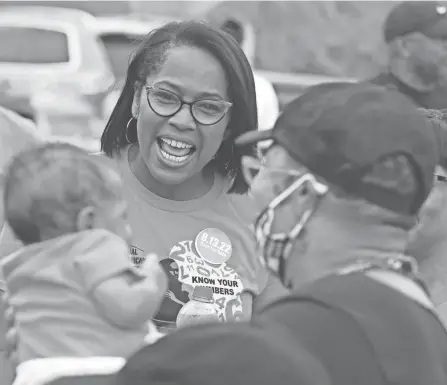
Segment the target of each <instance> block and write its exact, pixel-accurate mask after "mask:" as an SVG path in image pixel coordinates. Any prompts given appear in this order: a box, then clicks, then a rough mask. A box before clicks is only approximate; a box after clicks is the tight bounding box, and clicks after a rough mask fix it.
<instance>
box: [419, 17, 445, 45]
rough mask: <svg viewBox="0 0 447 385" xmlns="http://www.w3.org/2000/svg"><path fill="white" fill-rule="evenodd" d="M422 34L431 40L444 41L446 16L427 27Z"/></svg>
mask: <svg viewBox="0 0 447 385" xmlns="http://www.w3.org/2000/svg"><path fill="white" fill-rule="evenodd" d="M423 33H424V34H425V35H426V36H428V37H430V38H432V39H438V40H446V39H447V16H446V17H443V18H441V19H440V20H438V21H437V22H435V23H434V24H432V25H431V26H429V27H428V28H427V29H426V30H425V31H424V32H423Z"/></svg>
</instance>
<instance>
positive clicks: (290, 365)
mask: <svg viewBox="0 0 447 385" xmlns="http://www.w3.org/2000/svg"><path fill="white" fill-rule="evenodd" d="M278 336H279V334H275V335H273V334H270V333H267V332H266V331H265V330H261V329H258V328H256V327H252V326H250V325H247V324H226V325H222V324H219V325H215V324H214V325H212V324H209V325H196V326H191V327H189V328H188V329H183V330H179V331H178V332H176V333H172V334H170V335H168V336H166V337H164V338H162V339H160V340H159V341H157V342H156V343H155V344H154V345H152V346H150V347H149V346H148V347H144V348H142V349H141V350H140V351H139V352H137V353H136V354H135V355H134V356H132V357H130V358H129V360H128V361H127V364H126V365H125V367H124V368H123V370H122V371H121V372H120V373H119V374H118V381H117V383H119V384H125V383H128V382H129V381H130V380H131V378H133V377H134V375H133V373H135V372H136V371H138V372H139V373H140V374H141V373H142V372H144V378H145V380H146V381H148V382H151V380H152V381H154V380H156V379H157V377H158V378H159V377H160V376H163V377H164V378H165V380H166V382H171V381H174V380H175V378H179V377H182V378H188V381H187V382H186V383H188V384H193V383H199V382H203V383H204V382H205V381H206V382H208V383H210V382H213V379H214V380H215V379H216V378H221V379H222V378H224V379H225V381H224V382H225V383H238V384H243V383H249V384H261V383H262V384H269V383H273V382H275V381H278V379H281V383H282V384H283V385H285V384H290V385H292V384H302V385H304V384H306V385H317V384H318V385H326V384H329V383H330V381H329V378H328V375H327V372H326V370H325V369H324V367H323V365H322V364H321V362H320V361H318V360H317V359H316V358H315V357H314V356H313V355H312V354H311V353H310V352H309V351H308V350H307V349H306V348H305V347H304V346H301V345H299V344H298V343H297V344H294V345H291V344H289V343H287V341H285V339H283V338H281V337H280V336H279V337H280V338H278ZM191 350H194V351H195V352H196V353H195V354H190V352H191ZM142 363H143V364H142ZM143 365H144V366H143ZM235 367H239V368H244V370H238V371H235V370H234V368H235ZM214 382H216V381H214ZM224 382H222V381H218V383H224Z"/></svg>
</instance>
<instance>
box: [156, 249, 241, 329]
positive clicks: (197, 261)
mask: <svg viewBox="0 0 447 385" xmlns="http://www.w3.org/2000/svg"><path fill="white" fill-rule="evenodd" d="M160 263H161V265H162V267H163V269H164V270H165V272H166V274H167V276H168V280H169V286H168V291H167V292H166V295H165V299H164V301H163V303H162V304H161V307H160V311H159V313H158V315H157V317H156V319H155V321H156V322H158V323H159V325H160V326H165V327H171V328H174V327H176V325H175V323H176V319H177V315H178V313H179V311H180V309H181V308H182V307H183V306H185V305H186V304H187V303H188V302H189V301H190V300H191V299H192V293H193V291H194V288H195V287H196V286H206V287H210V288H211V289H212V291H213V303H214V304H215V308H216V310H217V314H218V318H219V320H220V321H221V322H225V321H239V320H242V318H243V303H242V301H241V299H240V294H241V293H242V291H243V290H244V285H243V281H242V280H241V278H240V276H239V275H238V273H237V272H236V271H235V270H234V269H233V268H232V267H230V266H229V265H228V264H227V263H225V262H223V263H219V264H218V263H213V264H211V263H209V262H208V261H206V260H205V259H204V258H202V257H201V256H200V255H199V253H198V252H197V248H196V245H195V242H194V241H192V240H186V241H180V242H178V243H176V244H175V245H174V246H173V247H172V249H171V251H170V253H169V256H168V257H167V258H165V259H163V260H162V261H161V262H160Z"/></svg>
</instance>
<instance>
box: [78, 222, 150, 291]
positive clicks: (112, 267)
mask: <svg viewBox="0 0 447 385" xmlns="http://www.w3.org/2000/svg"><path fill="white" fill-rule="evenodd" d="M76 247H79V249H80V250H79V255H77V256H76V258H75V261H74V264H75V269H76V271H77V272H78V274H79V276H80V277H79V278H80V280H81V282H83V285H84V286H85V288H86V290H87V291H91V290H93V289H94V288H95V287H97V286H98V285H99V284H101V283H102V282H104V281H105V280H107V279H109V278H111V277H116V276H118V275H120V274H124V273H130V274H133V275H134V276H135V278H136V279H138V278H140V277H143V275H142V274H141V273H139V271H138V270H137V269H136V268H135V267H133V266H132V263H131V261H130V258H129V251H128V247H127V244H126V243H125V242H124V241H123V240H122V239H121V238H119V237H118V236H116V235H114V234H112V233H109V232H108V231H105V230H94V231H89V232H86V234H85V237H84V239H82V241H81V242H80V243H79V244H78V245H77V246H76Z"/></svg>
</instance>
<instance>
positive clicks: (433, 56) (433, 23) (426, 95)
mask: <svg viewBox="0 0 447 385" xmlns="http://www.w3.org/2000/svg"><path fill="white" fill-rule="evenodd" d="M383 37H384V41H385V43H386V44H387V47H388V68H387V71H386V72H384V73H382V74H380V75H378V76H376V77H375V78H373V79H370V80H369V82H371V83H374V84H379V85H382V86H386V87H390V88H396V89H397V90H399V91H400V92H402V93H403V94H405V95H407V96H408V97H409V98H411V99H412V100H413V102H414V103H416V104H417V105H418V106H420V107H424V108H436V109H440V108H447V7H446V4H443V3H441V2H435V1H405V2H402V3H399V4H397V5H396V6H395V7H394V8H393V9H392V10H391V12H390V13H389V15H388V17H387V18H386V20H385V23H384V25H383Z"/></svg>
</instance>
